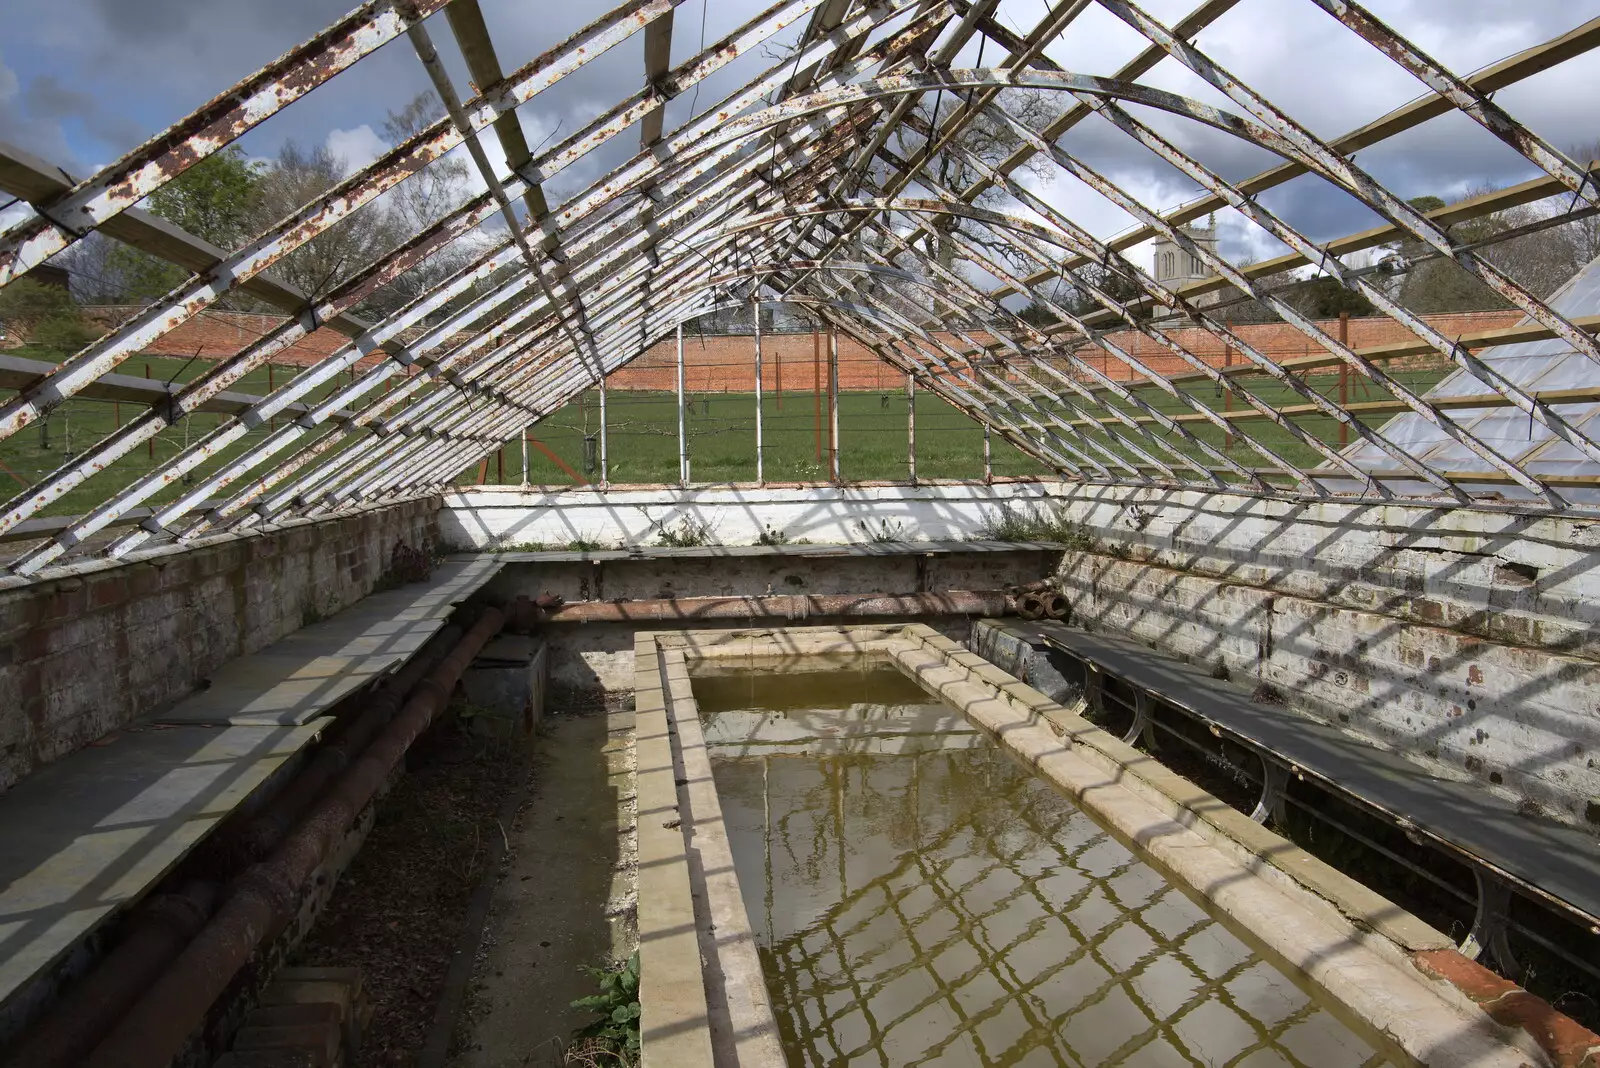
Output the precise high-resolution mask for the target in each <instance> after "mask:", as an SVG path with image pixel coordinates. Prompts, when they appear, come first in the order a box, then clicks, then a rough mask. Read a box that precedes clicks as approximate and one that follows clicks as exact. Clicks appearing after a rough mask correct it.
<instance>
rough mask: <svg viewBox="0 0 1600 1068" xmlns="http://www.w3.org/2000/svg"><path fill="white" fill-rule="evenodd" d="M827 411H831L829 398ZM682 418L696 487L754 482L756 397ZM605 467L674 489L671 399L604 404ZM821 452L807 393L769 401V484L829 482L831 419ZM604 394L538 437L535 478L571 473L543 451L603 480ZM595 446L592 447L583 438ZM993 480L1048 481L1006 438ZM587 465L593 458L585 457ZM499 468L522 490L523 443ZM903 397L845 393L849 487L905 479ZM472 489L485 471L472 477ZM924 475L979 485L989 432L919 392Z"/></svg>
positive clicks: (842, 433)
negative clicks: (856, 483) (601, 401)
mask: <svg viewBox="0 0 1600 1068" xmlns="http://www.w3.org/2000/svg"><path fill="white" fill-rule="evenodd" d="M823 404H824V405H825V404H826V399H824V401H823ZM689 408H690V409H691V410H692V414H690V415H688V416H687V417H686V420H685V423H686V427H685V429H686V432H687V433H686V437H687V439H688V452H689V464H690V477H691V479H692V480H693V481H695V482H745V481H754V480H755V477H756V461H755V456H756V430H755V427H756V419H755V395H754V394H751V393H702V394H697V395H695V396H693V397H691V398H690V403H689ZM606 423H607V427H608V432H607V448H606V454H607V467H608V470H609V474H610V478H611V481H612V482H613V483H628V482H632V483H659V482H676V481H678V423H677V401H676V398H675V397H674V396H673V394H671V393H657V392H620V391H619V392H612V393H610V394H609V395H608V396H607V398H606ZM821 423H822V426H821V435H820V438H821V445H822V447H821V450H820V458H819V450H818V438H819V435H818V415H817V405H816V399H815V398H814V397H813V396H812V394H810V393H790V394H785V395H784V396H783V397H782V398H781V399H780V398H779V397H777V396H775V395H773V394H770V393H769V394H767V395H766V396H765V397H764V398H763V400H762V438H763V441H764V444H765V454H766V461H765V474H766V477H767V479H768V481H772V482H803V481H826V480H827V478H828V460H827V449H828V433H829V428H828V420H827V415H826V411H824V412H823V415H822V419H821ZM599 427H600V409H599V394H598V392H596V391H593V390H591V391H589V392H588V393H586V394H584V396H583V397H581V398H579V399H578V400H575V401H574V402H573V403H571V404H569V405H567V406H566V407H564V408H562V409H561V410H559V411H557V412H556V413H555V414H553V415H552V416H551V417H550V418H549V419H547V420H545V421H544V422H543V423H541V424H539V425H538V426H536V427H534V428H532V430H530V432H529V433H530V436H531V437H532V438H533V439H534V440H535V441H537V442H538V445H534V446H532V447H530V448H529V451H528V478H529V480H530V481H531V482H533V483H535V484H550V485H560V484H564V483H570V482H572V476H571V475H570V474H568V473H567V472H566V471H564V470H562V468H561V467H560V466H559V465H557V464H556V463H555V462H554V461H552V460H551V459H549V458H548V457H547V456H546V455H545V454H544V453H543V451H542V450H541V449H540V447H539V446H541V445H542V446H543V447H544V448H545V449H548V450H550V451H551V452H553V453H555V454H556V455H557V456H559V457H560V458H561V459H562V461H563V462H564V463H565V464H566V465H567V466H568V467H569V468H571V469H572V470H573V471H576V472H578V473H579V474H581V475H584V476H585V477H588V478H598V477H599V474H598V458H597V456H596V454H597V452H598V449H599V440H598V439H599ZM586 437H588V438H590V439H592V440H591V442H590V443H589V444H588V445H587V446H586V445H585V438H586ZM991 448H992V453H991V455H992V464H993V471H994V474H996V475H999V476H1005V475H1038V474H1045V473H1047V472H1046V469H1045V467H1044V466H1043V465H1041V464H1039V463H1038V462H1036V461H1034V460H1032V459H1030V458H1029V457H1028V456H1026V455H1024V454H1023V453H1021V452H1019V451H1018V450H1017V449H1015V448H1014V447H1012V446H1011V445H1009V444H1008V443H1006V442H1005V441H1004V440H1002V439H1001V438H999V437H998V436H997V437H995V438H994V439H993V442H992V446H991ZM586 449H587V450H588V451H587V455H588V456H589V457H590V459H589V462H587V463H586V462H585V456H586ZM503 455H504V465H503V467H504V474H503V478H502V475H501V464H500V463H499V462H497V461H492V462H491V463H490V465H489V471H488V481H490V482H496V481H505V482H518V481H520V479H521V474H522V472H521V466H522V456H521V452H520V451H519V449H518V446H517V445H516V443H515V442H512V443H511V444H510V445H509V446H508V447H507V448H506V449H505V450H504V451H503ZM907 459H908V458H907V448H906V398H905V394H904V393H900V392H895V393H888V394H882V393H845V394H842V395H841V396H840V398H839V469H840V475H841V477H842V478H844V479H845V480H847V481H869V480H892V479H904V478H906V477H907V473H908V462H907ZM466 475H467V476H468V478H467V480H468V481H476V479H477V470H476V469H474V470H472V471H469V472H467V473H466ZM917 476H918V477H919V478H982V477H983V431H982V429H981V428H980V427H979V426H978V425H977V424H976V423H974V422H973V421H972V420H971V419H969V418H967V416H965V415H963V414H962V413H961V412H958V411H956V410H955V409H954V408H952V407H950V406H949V405H948V404H946V403H944V402H943V401H941V400H939V399H938V398H937V397H933V396H930V395H928V394H926V393H919V394H918V395H917Z"/></svg>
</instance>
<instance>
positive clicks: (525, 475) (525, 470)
mask: <svg viewBox="0 0 1600 1068" xmlns="http://www.w3.org/2000/svg"><path fill="white" fill-rule="evenodd" d="M522 484H523V485H524V486H526V485H527V484H528V428H527V427H523V428H522Z"/></svg>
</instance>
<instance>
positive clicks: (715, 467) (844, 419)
mask: <svg viewBox="0 0 1600 1068" xmlns="http://www.w3.org/2000/svg"><path fill="white" fill-rule="evenodd" d="M1444 373H1445V369H1443V368H1419V369H1410V370H1405V371H1400V372H1397V373H1396V374H1395V377H1396V378H1397V379H1398V380H1400V381H1401V382H1403V383H1404V384H1405V385H1406V386H1408V387H1409V388H1411V389H1413V390H1415V391H1417V392H1422V391H1425V390H1427V389H1428V388H1430V387H1431V386H1433V385H1434V384H1435V383H1436V382H1438V380H1439V379H1440V378H1441V377H1442V376H1443V375H1444ZM1306 383H1307V384H1308V385H1309V386H1310V387H1311V388H1312V389H1314V390H1316V391H1317V392H1319V393H1321V394H1323V395H1324V396H1328V397H1332V398H1334V399H1337V397H1338V393H1339V376H1338V375H1337V374H1336V373H1335V374H1324V375H1313V376H1309V377H1307V379H1306ZM1249 389H1250V391H1251V393H1252V394H1253V395H1254V396H1256V397H1258V398H1260V399H1261V400H1262V401H1264V402H1265V403H1266V404H1267V405H1268V406H1270V407H1273V408H1279V407H1284V406H1287V405H1294V404H1303V403H1305V402H1304V401H1303V400H1301V399H1300V398H1299V397H1298V396H1296V395H1295V394H1294V393H1293V392H1292V391H1291V390H1290V389H1288V388H1287V387H1285V386H1282V385H1279V384H1278V383H1276V382H1274V381H1272V380H1271V379H1267V378H1264V377H1263V378H1260V379H1258V380H1255V381H1252V382H1251V383H1250V384H1249ZM1347 389H1348V396H1349V400H1350V401H1351V402H1352V403H1358V402H1361V401H1367V400H1382V399H1386V394H1384V393H1383V392H1381V391H1380V390H1378V389H1377V388H1376V387H1370V386H1369V387H1366V388H1363V387H1362V386H1361V385H1360V384H1359V383H1357V382H1351V383H1350V384H1349V386H1348V387H1347ZM1191 390H1192V393H1191V395H1193V396H1195V397H1196V398H1197V399H1198V400H1200V402H1201V403H1202V404H1204V405H1206V406H1207V407H1209V408H1211V409H1213V410H1215V411H1218V412H1222V411H1225V410H1226V409H1227V405H1226V404H1225V403H1224V400H1223V398H1221V397H1218V396H1215V390H1214V389H1213V388H1212V387H1202V388H1200V389H1198V390H1196V389H1194V387H1193V386H1191ZM1134 392H1135V393H1136V395H1137V396H1138V397H1139V399H1140V400H1141V401H1143V402H1144V403H1146V404H1148V405H1150V406H1151V407H1153V408H1155V409H1157V410H1159V411H1161V412H1164V413H1166V414H1168V415H1177V414H1182V413H1189V412H1192V411H1193V409H1192V408H1191V407H1190V406H1189V405H1188V404H1187V403H1185V402H1184V401H1182V400H1180V399H1178V398H1175V397H1173V396H1171V395H1170V394H1168V393H1166V392H1165V391H1163V390H1161V389H1158V388H1156V387H1154V386H1142V387H1139V388H1138V389H1136V390H1135V391H1134ZM689 400H690V403H689V409H690V411H691V412H692V414H690V415H689V416H688V418H687V420H686V423H687V426H686V430H687V438H688V451H689V459H690V476H691V479H692V480H693V481H695V482H731V481H752V480H754V478H755V396H754V395H753V394H749V393H708V394H698V395H691V397H690V398H689ZM823 403H824V404H826V400H825V399H824V401H823ZM1040 404H1041V407H1044V408H1046V409H1047V410H1050V411H1053V412H1055V413H1056V414H1057V415H1058V416H1059V417H1060V419H1061V420H1063V421H1066V422H1071V421H1073V420H1075V419H1076V418H1077V417H1076V416H1075V415H1074V414H1073V413H1072V411H1071V410H1070V409H1069V408H1068V407H1067V406H1066V405H1065V404H1062V403H1061V402H1059V401H1056V400H1051V399H1045V400H1042V401H1041V402H1040ZM606 405H607V419H606V422H607V424H608V427H609V433H608V435H607V437H608V441H607V455H608V460H609V464H608V466H609V474H610V477H611V481H612V482H613V483H628V482H635V483H656V482H676V481H677V480H678V426H677V406H676V401H675V399H674V397H673V395H672V394H670V393H660V392H651V393H623V392H613V393H611V394H610V395H609V396H608V397H607V400H606ZM1110 406H1111V407H1113V408H1115V409H1116V410H1118V411H1124V412H1127V413H1129V414H1131V415H1141V414H1143V413H1141V412H1139V411H1138V410H1137V409H1136V408H1135V407H1134V406H1133V405H1130V404H1127V403H1126V402H1124V401H1122V400H1120V399H1116V398H1110ZM1232 407H1233V410H1235V411H1242V410H1244V409H1245V407H1246V405H1245V404H1244V402H1243V401H1241V400H1235V401H1233V405H1232ZM1032 414H1033V416H1034V419H1035V420H1036V421H1037V422H1040V423H1045V422H1046V420H1045V417H1043V416H1042V415H1039V414H1038V413H1037V412H1034V413H1032ZM762 418H763V437H764V439H765V442H766V465H765V466H766V476H767V479H768V480H769V481H813V480H825V479H826V478H827V461H826V447H827V434H828V429H827V424H826V413H825V411H824V416H823V427H822V442H823V451H822V454H821V455H822V459H820V460H819V458H818V449H817V438H818V434H817V413H816V401H815V398H814V397H813V396H812V395H811V394H810V393H795V394H786V395H785V396H784V397H783V399H782V400H781V402H780V401H779V399H778V398H777V397H775V396H773V395H771V394H768V395H767V396H766V397H765V399H764V401H763V407H762ZM1101 418H1102V420H1105V416H1104V413H1103V412H1102V413H1101ZM1377 421H1378V422H1379V423H1381V422H1382V420H1381V419H1379V420H1377ZM1296 422H1297V423H1298V424H1299V425H1300V426H1301V427H1303V428H1304V429H1305V430H1306V431H1307V432H1308V433H1309V434H1311V435H1312V436H1313V437H1316V438H1319V439H1321V440H1322V441H1326V442H1329V443H1331V444H1333V445H1335V446H1337V445H1338V444H1339V425H1338V424H1337V423H1336V422H1335V421H1334V420H1332V419H1330V418H1327V417H1325V416H1310V417H1306V416H1302V417H1299V418H1298V419H1297V420H1296ZM1047 425H1050V424H1047ZM1184 425H1185V428H1186V429H1187V430H1188V431H1189V432H1190V433H1191V434H1192V435H1193V436H1194V437H1195V438H1197V439H1199V440H1201V441H1204V442H1206V443H1207V444H1209V445H1211V446H1213V447H1215V448H1218V449H1219V450H1221V449H1225V451H1226V452H1227V455H1228V456H1229V457H1230V458H1232V459H1233V460H1235V461H1236V462H1238V463H1239V464H1241V465H1243V466H1245V467H1254V466H1265V465H1267V464H1268V461H1267V459H1266V458H1265V457H1264V456H1262V455H1260V454H1259V453H1258V452H1257V451H1256V450H1255V449H1253V448H1250V447H1249V446H1248V445H1246V444H1245V443H1244V442H1243V441H1242V440H1241V439H1240V438H1238V437H1234V438H1233V439H1232V441H1231V442H1229V441H1227V440H1226V438H1227V435H1225V434H1224V433H1223V432H1222V431H1221V430H1219V429H1218V428H1216V427H1215V426H1213V425H1211V424H1210V423H1187V424H1184ZM599 426H600V418H599V395H598V393H597V392H595V391H592V390H591V391H590V392H588V393H586V394H584V396H583V397H581V398H580V399H578V400H576V401H574V402H573V403H571V404H569V405H567V406H566V407H564V408H562V409H561V410H560V411H558V412H556V413H555V414H554V415H552V416H551V417H550V418H549V419H547V420H546V421H545V422H543V423H541V424H540V425H539V426H536V427H534V428H533V429H532V430H531V431H530V436H531V437H532V438H533V439H534V441H535V442H536V443H537V444H534V445H532V446H531V447H530V448H529V450H528V478H529V480H530V481H531V482H533V483H535V484H549V485H559V484H564V483H570V482H571V481H572V480H573V479H572V475H571V474H569V473H568V471H566V470H563V469H562V467H561V466H560V465H558V464H557V463H555V462H554V461H552V460H551V459H549V458H548V457H547V456H546V455H545V454H544V453H543V451H542V450H541V448H540V446H542V447H543V449H548V450H549V451H550V452H553V453H555V455H556V456H558V457H560V458H561V461H562V462H563V463H564V464H565V465H566V466H567V468H570V469H571V471H574V472H577V473H578V474H581V475H583V476H585V477H588V478H591V479H592V478H598V459H597V453H598V449H599V444H598V439H599ZM1057 429H1058V432H1059V433H1063V435H1064V432H1061V431H1059V428H1057ZM1245 429H1247V430H1248V432H1249V433H1250V434H1251V435H1252V436H1254V437H1256V438H1257V439H1258V440H1260V441H1261V442H1262V444H1264V445H1266V446H1267V447H1269V448H1272V449H1274V450H1275V451H1277V453H1278V454H1279V455H1280V456H1282V457H1283V458H1284V459H1286V460H1288V461H1289V462H1291V463H1296V464H1300V465H1303V466H1307V467H1309V466H1315V465H1317V464H1318V463H1320V462H1322V459H1321V457H1320V455H1319V454H1318V453H1317V452H1316V450H1314V449H1313V448H1311V447H1310V446H1308V445H1303V444H1301V443H1300V442H1298V441H1296V440H1295V439H1294V438H1293V437H1292V436H1291V435H1290V434H1289V433H1288V432H1287V431H1285V430H1282V429H1280V428H1279V427H1277V426H1275V425H1273V424H1271V423H1268V422H1265V421H1261V420H1257V421H1252V422H1249V423H1246V424H1245ZM1084 436H1085V437H1087V438H1089V439H1092V440H1095V441H1097V442H1098V443H1099V444H1100V445H1102V446H1103V447H1104V448H1106V449H1108V450H1110V451H1112V452H1114V453H1116V454H1117V455H1120V456H1124V457H1127V458H1130V459H1132V458H1135V454H1134V453H1133V452H1132V451H1131V450H1129V449H1127V448H1126V447H1125V446H1124V445H1123V444H1122V443H1121V442H1118V441H1113V440H1111V439H1110V438H1108V437H1107V436H1106V435H1105V434H1104V433H1102V432H1099V431H1086V432H1085V433H1084ZM1159 436H1160V437H1161V438H1162V439H1163V440H1164V441H1165V442H1166V443H1167V444H1168V445H1169V446H1170V450H1167V449H1163V448H1161V447H1158V446H1155V445H1152V444H1150V443H1149V442H1147V441H1146V442H1142V443H1141V447H1142V448H1144V449H1145V451H1146V452H1149V453H1151V454H1153V455H1155V456H1156V457H1158V458H1160V459H1162V460H1163V461H1166V462H1169V463H1172V462H1173V456H1172V453H1173V452H1176V453H1178V454H1179V455H1182V456H1185V457H1199V458H1202V459H1203V461H1204V462H1205V463H1207V464H1211V463H1213V461H1211V460H1210V459H1209V458H1205V457H1204V454H1203V453H1202V452H1201V450H1200V449H1198V448H1196V447H1195V446H1194V445H1193V444H1191V443H1190V442H1187V441H1185V440H1183V439H1182V438H1181V437H1179V436H1177V435H1167V434H1166V433H1165V432H1160V434H1159ZM586 437H587V438H589V439H590V441H589V443H588V444H587V445H586V444H585V438H586ZM1069 440H1071V439H1070V438H1069ZM839 441H840V463H839V466H840V475H841V477H843V478H844V479H845V480H847V481H867V480H880V479H891V480H892V479H904V478H905V477H906V475H907V458H906V399H905V396H904V394H902V393H898V392H897V393H890V394H879V393H846V394H843V395H842V396H841V397H840V401H839ZM1075 444H1077V445H1078V447H1079V448H1080V449H1082V450H1083V451H1090V450H1089V449H1088V448H1087V446H1084V445H1082V444H1081V443H1075ZM991 448H992V464H993V472H994V474H995V475H997V476H1027V475H1039V474H1046V473H1048V469H1047V468H1046V466H1045V465H1043V464H1041V463H1039V462H1038V461H1035V460H1033V459H1032V458H1030V457H1028V456H1026V455H1024V454H1023V453H1021V452H1020V451H1018V450H1017V449H1016V448H1014V447H1013V446H1011V445H1010V444H1008V443H1007V442H1005V441H1004V440H1003V439H1001V438H1000V437H999V436H995V437H994V438H993V440H992V443H991ZM1097 455H1098V454H1097ZM586 456H587V457H588V459H587V461H586ZM521 464H522V457H521V453H520V451H519V450H518V448H517V446H516V444H515V443H514V442H513V443H512V444H510V445H509V446H508V447H507V448H506V449H504V450H503V452H502V454H501V458H500V459H499V460H492V461H491V463H490V464H489V468H488V471H487V479H486V481H488V482H491V483H493V482H506V483H515V482H517V481H519V480H520V478H521ZM917 475H918V477H920V478H981V477H982V476H983V432H982V431H981V430H980V429H979V428H978V426H977V425H976V424H975V423H974V422H973V421H972V420H970V419H968V418H967V417H966V416H965V415H963V414H962V413H961V412H959V411H957V410H956V409H954V408H952V407H951V406H950V405H948V404H946V403H944V402H943V401H941V400H940V399H939V398H937V397H934V396H932V395H930V394H928V393H926V392H919V393H918V395H917ZM477 477H478V470H477V468H474V469H472V470H470V471H466V472H463V475H462V480H463V481H467V482H475V481H477Z"/></svg>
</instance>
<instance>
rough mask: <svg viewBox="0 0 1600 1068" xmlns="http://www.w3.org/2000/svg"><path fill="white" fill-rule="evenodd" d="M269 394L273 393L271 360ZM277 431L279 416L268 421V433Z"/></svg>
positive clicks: (268, 367) (268, 382)
mask: <svg viewBox="0 0 1600 1068" xmlns="http://www.w3.org/2000/svg"><path fill="white" fill-rule="evenodd" d="M267 392H268V393H271V392H272V361H271V360H268V361H267ZM276 429H278V417H277V416H273V417H272V418H271V419H268V420H267V430H268V432H271V431H273V430H276Z"/></svg>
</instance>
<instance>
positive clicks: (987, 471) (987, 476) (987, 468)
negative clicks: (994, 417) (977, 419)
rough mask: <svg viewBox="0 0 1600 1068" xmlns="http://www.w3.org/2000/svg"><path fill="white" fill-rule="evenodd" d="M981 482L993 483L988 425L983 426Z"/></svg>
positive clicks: (992, 458)
mask: <svg viewBox="0 0 1600 1068" xmlns="http://www.w3.org/2000/svg"><path fill="white" fill-rule="evenodd" d="M983 481H984V483H985V484H987V483H990V482H993V481H994V456H993V453H992V452H991V451H990V448H989V424H988V423H984V424H983Z"/></svg>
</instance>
